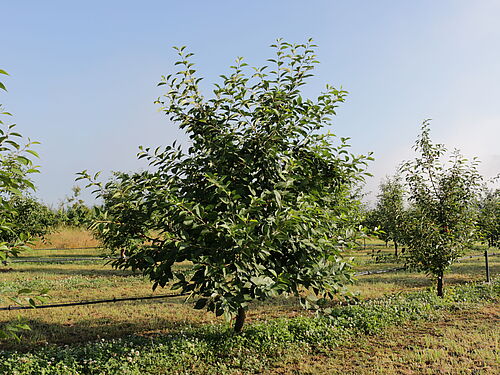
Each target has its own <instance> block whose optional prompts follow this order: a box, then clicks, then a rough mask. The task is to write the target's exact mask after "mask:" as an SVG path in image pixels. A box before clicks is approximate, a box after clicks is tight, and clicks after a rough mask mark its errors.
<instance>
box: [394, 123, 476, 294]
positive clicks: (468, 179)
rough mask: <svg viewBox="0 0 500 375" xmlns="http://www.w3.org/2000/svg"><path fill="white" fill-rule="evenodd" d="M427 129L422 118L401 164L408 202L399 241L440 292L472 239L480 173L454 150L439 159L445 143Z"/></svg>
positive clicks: (410, 260) (412, 262)
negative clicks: (412, 152)
mask: <svg viewBox="0 0 500 375" xmlns="http://www.w3.org/2000/svg"><path fill="white" fill-rule="evenodd" d="M429 132H430V128H429V121H428V120H427V121H424V123H423V125H422V133H421V135H420V136H419V137H418V139H417V142H416V143H415V146H414V149H415V151H417V152H418V153H419V155H418V156H417V157H416V158H415V159H414V160H412V161H406V162H405V163H404V164H403V165H402V168H401V170H402V172H403V173H404V175H405V176H406V188H407V191H408V200H409V202H410V204H411V209H410V214H409V215H408V220H407V224H406V229H407V231H406V232H407V235H406V236H407V237H406V240H405V243H406V245H407V246H408V249H409V254H408V260H409V262H410V263H411V264H413V265H414V266H416V267H419V268H420V269H422V270H425V271H426V272H428V273H430V274H432V275H434V276H435V277H436V278H437V293H438V295H439V296H443V277H444V272H445V271H446V270H447V269H448V268H449V267H450V266H451V264H452V263H453V262H454V261H455V260H456V259H457V258H458V257H460V256H461V255H462V254H463V252H464V250H465V249H466V248H467V247H468V246H470V245H471V243H472V241H473V239H474V229H475V215H474V212H475V210H474V204H475V202H476V199H477V194H478V189H479V185H480V182H481V176H480V175H479V173H478V171H477V163H478V162H477V161H476V160H475V159H474V160H473V161H472V162H468V161H467V159H465V158H464V157H463V156H462V155H461V154H460V153H459V151H458V150H455V152H453V153H452V154H451V157H450V159H449V161H448V163H446V164H443V163H442V159H443V157H444V156H445V153H446V149H445V147H444V145H442V144H433V143H432V142H431V139H430V136H429Z"/></svg>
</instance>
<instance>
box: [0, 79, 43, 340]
mask: <svg viewBox="0 0 500 375" xmlns="http://www.w3.org/2000/svg"><path fill="white" fill-rule="evenodd" d="M0 74H3V75H7V72H5V71H4V70H2V69H0ZM0 89H3V90H6V88H5V85H4V84H3V83H1V82H0ZM0 115H2V119H3V118H4V116H11V114H10V113H9V112H6V111H5V110H4V109H3V107H2V105H1V104H0ZM22 140H23V138H22V136H21V134H19V133H17V132H15V125H9V124H6V123H5V122H4V121H3V120H0V260H2V261H5V260H6V259H7V258H8V257H10V256H17V255H18V254H19V252H20V251H22V250H23V249H24V248H25V246H24V245H25V241H26V240H27V239H28V238H29V236H28V234H26V233H25V231H23V230H21V226H20V225H16V218H17V219H19V220H23V219H26V220H29V219H28V218H20V217H19V214H18V212H17V211H16V210H17V209H18V208H19V206H18V205H17V203H16V202H20V200H21V199H22V198H19V197H20V196H21V191H23V190H26V189H32V190H34V189H35V187H34V185H33V183H32V182H31V180H30V179H29V177H28V176H29V174H31V173H36V172H38V168H37V167H36V166H34V165H33V162H32V161H31V159H30V157H33V156H34V157H38V155H37V153H36V152H35V151H33V150H32V149H31V146H33V145H35V144H37V143H38V142H31V141H29V140H28V142H27V143H26V144H24V145H23V144H22V143H21V141H22ZM17 224H19V221H18V222H17ZM0 293H2V291H0ZM42 294H45V293H42ZM1 297H2V296H1V295H0V300H1ZM22 297H27V298H28V302H29V303H30V304H33V305H35V301H36V300H35V299H33V298H32V291H31V290H20V291H19V292H18V297H17V298H15V299H14V300H13V302H15V303H20V302H21V298H22ZM28 328H29V327H28V326H26V324H25V323H22V322H17V323H12V324H9V325H8V326H7V327H4V328H3V329H0V336H7V337H14V338H17V337H18V336H17V334H18V332H19V331H20V330H26V329H28Z"/></svg>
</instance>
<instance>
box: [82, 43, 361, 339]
mask: <svg viewBox="0 0 500 375" xmlns="http://www.w3.org/2000/svg"><path fill="white" fill-rule="evenodd" d="M273 47H274V48H275V50H276V57H275V58H273V59H270V60H269V62H270V63H271V64H272V65H273V66H274V68H271V71H269V68H268V67H261V68H255V69H254V70H253V72H252V73H251V74H250V75H246V73H245V69H247V68H245V66H246V65H247V64H245V63H244V62H243V60H242V59H241V58H239V59H237V61H236V64H235V65H234V66H233V67H232V69H233V72H232V73H231V74H230V75H228V76H222V79H223V82H222V84H220V85H215V90H214V96H213V98H211V99H205V98H204V97H203V96H202V95H201V93H200V91H199V87H198V82H199V81H200V78H196V77H195V75H194V74H195V70H194V67H193V63H192V62H191V61H190V56H191V55H192V54H191V53H188V54H186V53H185V52H184V48H179V49H178V52H179V56H180V61H179V62H178V63H177V64H179V65H180V66H181V67H182V68H181V69H180V71H178V72H177V73H176V74H173V75H169V76H167V77H164V79H163V80H162V82H161V83H160V85H166V86H167V94H166V95H165V97H164V98H161V99H159V101H158V102H159V103H161V105H162V110H163V111H164V112H165V113H166V114H167V115H168V116H169V118H170V119H171V120H172V121H173V122H176V123H178V124H179V125H180V128H181V129H184V130H185V131H186V133H187V135H188V137H189V140H190V145H189V148H188V149H187V150H183V149H182V147H180V146H175V143H174V145H173V146H167V147H166V148H164V149H162V148H157V149H156V150H150V149H145V150H143V151H142V152H141V153H140V156H139V157H140V158H145V159H147V160H148V161H149V164H150V166H151V170H150V171H144V172H140V173H135V174H126V173H119V174H116V175H115V177H114V179H113V180H112V181H110V182H108V183H107V184H106V185H105V187H103V190H101V191H100V192H99V194H100V197H101V198H103V200H104V211H105V214H106V215H107V216H106V219H103V220H101V222H100V223H99V225H98V228H99V229H100V233H101V234H102V237H101V238H103V242H104V245H105V246H108V247H111V248H114V249H116V250H117V251H118V250H119V249H120V248H126V254H127V256H126V257H125V258H122V259H118V260H116V262H115V266H117V267H120V268H132V269H138V270H142V272H143V273H144V274H145V275H148V276H149V277H150V279H151V280H152V281H153V282H154V285H153V288H156V287H158V286H162V287H163V286H165V285H166V284H167V283H169V282H171V281H175V284H174V287H176V288H180V290H181V291H182V292H184V293H189V294H190V295H192V296H193V297H198V299H197V302H196V304H195V308H197V309H201V308H207V309H208V310H209V311H213V312H215V313H216V315H221V314H224V315H225V316H226V317H227V318H233V317H235V318H236V320H235V324H234V329H235V331H240V330H241V328H242V326H243V323H244V320H245V314H246V310H247V309H248V307H249V303H250V302H251V301H252V300H254V299H258V300H265V299H267V298H269V297H273V296H277V295H282V294H292V295H297V296H301V295H302V291H303V290H306V289H308V290H310V292H311V294H312V295H315V296H316V297H317V298H331V297H333V295H334V294H335V293H336V292H337V291H338V290H339V289H340V288H341V286H342V285H344V284H345V283H347V282H349V280H350V278H351V276H350V271H349V267H348V264H347V263H346V261H344V260H343V259H342V253H341V250H342V247H343V246H348V245H349V244H350V243H352V242H353V240H354V239H355V236H356V233H357V230H358V228H357V224H359V223H358V222H357V220H358V216H357V213H356V212H357V206H358V205H359V202H358V201H357V200H356V199H353V194H354V195H355V193H353V192H354V191H355V190H356V189H355V187H356V185H357V184H358V183H359V182H360V181H361V180H362V174H363V169H364V166H365V164H366V162H367V158H366V157H364V156H353V155H351V154H350V153H349V152H348V150H347V147H348V145H347V143H346V142H347V139H346V138H341V139H340V140H337V139H336V138H334V136H333V135H332V134H330V133H326V134H323V133H321V132H320V131H321V130H322V129H323V127H324V126H325V125H326V124H328V123H329V122H330V120H331V117H332V116H333V115H335V110H336V107H337V105H338V103H341V102H343V101H344V97H345V95H346V92H345V91H342V90H336V89H334V88H332V87H329V86H327V90H326V92H324V93H323V94H321V95H320V96H319V97H318V99H317V100H315V101H313V100H310V99H305V98H303V97H302V96H301V94H300V88H301V86H303V85H304V84H305V80H306V78H307V77H310V76H311V70H312V69H313V67H314V64H316V56H315V55H314V47H315V46H314V45H312V44H310V43H308V44H303V45H291V44H288V43H285V42H281V41H279V42H278V43H277V44H275V45H274V46H273ZM83 175H84V176H87V177H90V176H88V175H86V174H85V173H83ZM352 212H355V213H356V214H355V215H354V216H355V219H353V215H352ZM183 261H190V262H192V264H193V272H192V273H191V274H189V276H186V275H185V274H184V273H182V272H174V269H173V266H174V265H175V264H176V263H177V262H183ZM309 301H312V300H309ZM302 302H304V303H309V302H308V301H307V300H305V299H302Z"/></svg>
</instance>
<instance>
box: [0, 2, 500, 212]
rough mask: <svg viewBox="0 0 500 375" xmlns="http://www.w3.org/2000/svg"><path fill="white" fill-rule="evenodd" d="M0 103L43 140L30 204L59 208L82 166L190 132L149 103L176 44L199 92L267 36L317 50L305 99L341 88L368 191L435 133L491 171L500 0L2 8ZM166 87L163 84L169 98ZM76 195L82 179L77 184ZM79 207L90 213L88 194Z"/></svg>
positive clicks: (496, 162)
mask: <svg viewBox="0 0 500 375" xmlns="http://www.w3.org/2000/svg"><path fill="white" fill-rule="evenodd" d="M0 5H1V9H2V21H1V22H0V57H1V59H0V69H4V70H6V71H8V72H9V73H10V77H7V78H5V79H2V81H3V82H4V83H5V85H6V86H7V88H8V93H0V103H3V104H4V105H5V108H6V109H7V110H8V111H9V112H11V113H12V114H13V115H14V122H15V123H16V124H17V129H18V131H19V132H21V133H22V134H23V135H25V136H26V137H29V138H31V139H32V140H37V141H39V142H41V144H40V145H39V146H37V147H36V151H38V153H39V154H40V159H39V160H38V164H39V165H40V168H41V173H40V174H39V175H37V176H36V177H35V178H34V179H35V183H36V185H37V192H36V194H35V195H36V196H37V197H39V198H40V199H41V200H42V201H43V202H45V203H47V204H49V205H52V206H53V207H57V205H58V204H59V203H60V202H61V201H62V200H63V199H64V198H65V196H68V195H70V194H71V188H72V187H73V186H74V185H76V184H77V183H76V182H75V177H76V173H77V172H79V171H82V170H84V169H86V170H89V171H90V172H97V171H102V173H103V176H104V179H106V178H108V177H109V176H110V173H111V171H128V172H132V171H137V170H140V169H144V168H145V167H146V165H145V164H144V162H143V161H138V160H137V158H136V154H137V152H138V147H139V146H140V145H144V146H154V147H156V146H160V145H167V144H171V143H172V142H173V141H174V140H176V139H179V140H181V141H183V140H185V136H184V135H183V134H182V132H181V131H179V130H178V129H177V127H176V125H175V124H173V123H171V122H170V121H169V120H168V118H167V117H166V115H165V114H163V113H161V112H160V111H159V107H158V105H156V104H154V101H155V100H156V99H157V98H158V97H159V96H161V95H162V89H163V88H162V87H157V83H158V82H159V81H160V79H161V76H162V75H167V74H170V73H172V72H174V71H175V68H176V67H175V66H174V65H173V64H174V62H175V61H176V54H175V51H174V50H173V49H172V48H171V47H173V46H183V45H186V46H187V48H188V49H189V50H190V51H191V52H193V53H194V54H195V55H194V62H195V63H196V67H197V69H198V74H199V75H200V76H201V77H204V80H203V82H204V83H203V89H204V90H205V93H206V94H207V95H208V94H209V90H210V88H211V84H212V83H216V82H220V78H219V75H220V74H225V73H227V72H229V66H230V65H231V64H232V63H233V62H234V59H235V58H236V57H238V56H243V57H245V60H246V61H247V62H248V63H249V64H250V65H254V66H261V65H264V64H265V62H266V59H267V58H271V57H272V53H273V51H272V50H271V49H270V48H269V45H270V44H272V43H273V42H274V41H275V39H277V38H283V39H284V40H286V41H288V42H292V43H302V42H305V41H306V40H307V39H308V38H313V39H314V41H315V43H316V44H317V45H318V49H317V55H318V60H319V61H320V64H319V65H318V66H317V68H316V70H315V71H314V77H313V78H312V79H310V81H309V84H308V85H307V86H305V87H304V90H303V92H304V96H306V97H315V96H317V95H318V94H319V93H320V92H321V91H322V90H323V89H324V88H325V85H326V84H331V85H333V86H334V87H336V88H340V87H342V88H343V89H345V90H347V91H348V92H349V95H348V97H347V100H346V102H345V103H343V104H342V105H341V106H340V107H339V108H338V112H337V116H336V117H335V118H334V120H333V123H332V124H331V126H329V127H328V129H329V130H331V131H332V132H333V133H335V134H336V135H338V136H342V137H350V138H351V140H350V142H351V145H352V151H353V152H355V153H362V154H366V153H368V152H373V155H374V157H375V161H373V162H372V163H371V164H370V166H369V172H371V173H372V174H373V177H371V178H368V179H367V183H366V187H365V191H366V192H371V194H369V195H368V197H367V199H369V200H372V199H373V198H374V195H375V194H376V192H377V189H378V184H379V183H380V181H381V180H382V179H383V178H384V177H385V176H387V175H392V174H394V173H395V171H396V169H397V166H398V165H399V164H400V163H401V162H402V161H403V160H407V159H410V158H412V157H413V156H414V154H413V152H412V149H411V148H412V146H413V143H414V142H415V139H416V137H417V135H418V134H419V130H420V126H421V123H422V121H423V120H425V119H432V122H431V137H432V139H433V141H434V142H437V143H444V144H445V145H446V146H447V148H448V149H450V150H452V149H454V148H458V149H460V150H461V151H462V153H463V154H464V155H465V156H466V157H469V158H472V157H478V158H479V159H480V160H481V162H482V163H481V165H480V171H481V173H482V174H483V175H484V176H485V177H487V178H489V177H493V176H494V175H496V174H498V173H500V147H499V146H498V144H499V140H500V105H499V100H500V84H499V83H500V63H499V61H500V23H499V22H498V19H500V1H497V0H476V1H461V0H440V1H435V0H419V1H413V0H378V1H371V0H364V1H362V0H352V1H339V0H318V1H314V0H311V1H309V2H305V1H303V0H302V1H300V0H266V1H265V0H255V1H251V2H250V1H237V0H232V1H229V0H220V1H217V0H213V1H202V0H198V1H196V0H192V1H183V2H180V1H167V0H163V1H152V0H150V1H144V2H138V1H126V0H121V1H114V0H107V1H93V0H87V1H79V2H76V1H71V2H70V1H50V0H47V1H43V2H42V1H34V0H33V1H29V0H25V1H7V0H0ZM163 87H165V86H163ZM80 184H81V183H80ZM83 196H84V198H85V199H86V200H87V201H88V202H89V203H92V199H91V195H90V192H88V191H86V192H85V193H84V195H83Z"/></svg>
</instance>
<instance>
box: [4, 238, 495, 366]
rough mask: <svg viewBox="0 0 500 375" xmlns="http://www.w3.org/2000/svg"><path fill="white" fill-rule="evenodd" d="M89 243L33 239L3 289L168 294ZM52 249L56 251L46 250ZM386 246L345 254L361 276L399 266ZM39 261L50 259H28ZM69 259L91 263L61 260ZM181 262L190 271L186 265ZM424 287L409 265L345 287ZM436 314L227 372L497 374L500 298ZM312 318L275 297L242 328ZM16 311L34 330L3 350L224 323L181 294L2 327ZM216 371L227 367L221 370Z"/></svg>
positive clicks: (465, 279)
mask: <svg viewBox="0 0 500 375" xmlns="http://www.w3.org/2000/svg"><path fill="white" fill-rule="evenodd" d="M96 245H98V243H97V242H96V241H95V240H94V239H93V238H92V237H91V236H90V235H89V234H88V233H87V232H85V231H81V230H64V231H62V232H59V233H55V234H54V235H52V236H50V237H49V238H48V241H47V242H46V243H38V244H36V247H37V248H43V249H47V250H32V251H28V252H25V253H24V254H23V255H22V257H21V258H20V260H24V261H27V262H19V263H10V264H9V265H8V266H7V267H3V269H2V272H1V273H0V282H1V285H2V286H3V287H4V289H7V291H8V292H10V293H14V291H15V290H18V289H21V288H30V289H34V290H39V289H45V288H47V289H49V290H50V296H51V299H50V301H49V303H56V302H57V303H59V302H70V301H86V300H99V299H109V298H122V297H138V296H152V295H162V294H168V293H169V292H170V290H168V289H164V290H157V291H156V292H154V293H153V292H152V291H151V284H150V283H149V282H148V280H147V279H145V278H144V277H142V276H141V275H140V274H134V273H132V272H130V271H119V270H114V269H112V268H111V267H110V266H109V265H107V264H105V262H104V261H103V260H101V259H100V257H101V256H102V255H105V254H103V251H102V250H100V249H95V248H94V249H89V248H88V247H93V246H96ZM54 248H58V249H60V248H63V250H50V249H54ZM64 248H66V250H64ZM73 248H80V249H73ZM392 252H393V250H392V249H390V248H385V247H383V246H382V244H380V243H376V242H373V241H371V242H369V243H368V244H367V246H366V248H365V249H364V248H361V249H359V250H353V251H351V254H350V255H351V256H352V257H353V264H354V267H355V269H356V271H357V272H361V271H373V270H380V269H389V268H394V267H401V264H400V263H398V262H397V261H396V259H395V258H394V257H392V256H391V254H392ZM481 252H482V249H480V248H477V249H472V250H471V254H481ZM40 258H44V260H45V261H46V260H50V261H48V262H43V263H37V262H35V261H37V260H40ZM71 258H86V259H92V260H85V261H72V262H64V260H68V259H71ZM179 267H185V268H188V267H189V264H184V265H180V266H179ZM490 272H491V274H492V276H493V277H495V275H498V274H499V272H500V258H499V257H498V256H492V257H490ZM484 273H485V272H484V258H482V257H475V258H467V259H463V260H462V261H460V262H458V263H456V264H455V265H454V266H453V268H452V270H451V272H450V273H449V274H447V275H446V278H445V285H446V287H452V286H461V285H464V284H466V283H469V282H480V281H482V280H484V277H485V276H484ZM429 288H434V283H433V281H432V280H430V279H429V278H428V277H427V276H426V275H424V274H421V273H414V272H407V271H398V272H388V273H383V274H372V275H364V276H359V277H357V281H356V283H355V284H354V285H350V286H348V287H347V289H348V290H349V292H351V293H352V294H354V295H356V296H357V297H358V298H359V299H360V300H361V301H372V300H377V299H380V298H384V296H388V295H398V294H401V295H406V294H407V293H411V292H418V291H424V290H426V289H429ZM385 298H387V297H385ZM405 303H406V302H405ZM433 303H434V302H433ZM436 303H438V302H436ZM3 306H5V301H4V303H3ZM453 306H455V305H453ZM438 310H439V312H438V313H436V314H434V313H432V314H431V315H432V316H433V317H432V319H431V320H427V319H424V318H422V319H420V318H419V319H417V320H416V321H413V320H410V321H404V322H402V323H401V324H398V325H391V324H389V325H388V328H387V329H384V330H383V331H374V332H369V331H368V334H366V333H365V334H356V336H355V337H356V340H354V341H351V340H347V342H342V343H340V344H339V346H338V347H336V348H335V347H330V348H328V349H324V350H320V351H314V352H307V351H306V352H303V351H302V350H300V349H299V348H296V349H295V350H286V351H284V352H282V353H281V355H280V356H279V357H278V359H276V360H273V361H269V363H268V364H266V365H265V366H264V365H263V367H262V366H260V367H256V369H253V368H252V367H251V366H250V367H247V370H244V371H243V370H241V368H240V369H239V370H238V366H232V367H231V366H229V367H228V368H227V369H225V370H224V371H226V372H229V373H231V372H232V373H246V372H247V371H248V372H254V371H255V372H260V373H269V374H271V373H273V374H297V373H306V374H325V373H336V372H335V371H338V373H344V374H373V373H380V374H392V373H394V374H396V373H407V374H413V373H429V374H435V373H457V374H459V373H464V374H468V373H471V374H472V373H474V374H482V373H485V374H489V373H491V374H493V373H496V371H497V370H498V363H499V351H498V350H499V348H498V337H500V335H499V333H500V332H499V328H498V327H499V325H498V323H499V315H500V309H499V306H498V303H496V301H486V302H484V303H479V304H474V305H470V306H469V305H468V307H467V308H460V309H457V308H455V307H453V308H448V307H447V308H442V307H439V309H438ZM438 310H436V311H438ZM312 316H313V314H312V312H308V311H305V310H303V309H302V308H301V307H300V305H299V303H298V301H297V300H296V299H294V298H288V299H286V298H278V299H274V300H271V301H269V302H266V303H262V302H258V303H254V304H253V305H252V307H251V309H250V311H249V315H248V324H249V325H248V326H249V327H252V326H259V324H264V325H265V324H267V323H265V322H273V321H276V319H277V318H295V317H305V318H308V317H312ZM18 317H20V318H21V319H23V320H25V321H27V322H28V323H29V325H30V326H31V331H28V332H26V333H25V334H23V337H22V341H21V342H13V341H3V342H1V345H2V349H3V350H18V351H21V352H26V351H30V352H31V351H32V352H36V351H37V350H39V349H40V348H42V347H47V348H52V347H54V345H57V346H61V345H63V346H64V345H69V347H70V348H72V347H77V346H78V345H81V344H85V343H92V342H96V341H102V340H104V341H106V342H107V341H109V340H111V339H124V340H127V339H128V338H129V337H139V338H141V339H145V340H157V339H158V338H160V340H161V337H168V335H173V334H178V333H179V332H187V331H189V332H191V331H192V330H195V331H196V330H197V329H201V330H203V329H206V327H211V326H217V327H219V326H220V327H225V325H224V324H225V323H224V321H223V320H222V319H219V318H215V316H214V315H213V314H210V313H206V312H204V311H198V310H193V308H192V303H191V302H187V303H186V302H185V301H184V298H181V297H177V298H170V299H165V300H146V301H133V302H117V303H107V304H99V305H90V306H74V307H62V308H53V309H31V310H26V311H3V312H2V315H1V318H0V323H5V322H8V321H11V320H14V319H17V318H18ZM278 320H279V319H278ZM224 329H225V328H224ZM131 335H132V336H131ZM89 345H92V344H89ZM138 355H139V356H140V355H141V354H138ZM266 363H267V362H266ZM334 369H335V371H334ZM212 370H213V369H212ZM212 370H207V369H203V368H194V367H193V368H192V369H191V370H189V369H188V370H182V371H181V370H179V371H178V372H176V373H213V372H211V371H212ZM127 371H128V370H127ZM163 371H166V370H165V369H163ZM183 371H184V372H183ZM190 371H192V372H190ZM214 371H215V373H218V372H217V371H216V370H214ZM220 371H221V372H224V371H223V370H222V369H221V370H220ZM238 371H240V372H238ZM474 371H475V372H474ZM61 373H64V372H61ZM124 373H128V372H126V371H125V372H124ZM130 373H134V372H130ZM160 373H161V372H160Z"/></svg>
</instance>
